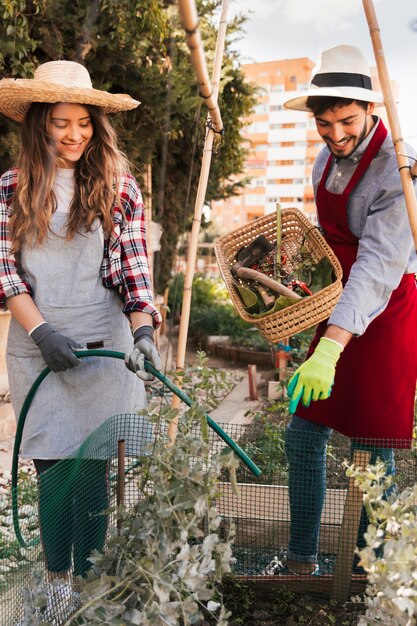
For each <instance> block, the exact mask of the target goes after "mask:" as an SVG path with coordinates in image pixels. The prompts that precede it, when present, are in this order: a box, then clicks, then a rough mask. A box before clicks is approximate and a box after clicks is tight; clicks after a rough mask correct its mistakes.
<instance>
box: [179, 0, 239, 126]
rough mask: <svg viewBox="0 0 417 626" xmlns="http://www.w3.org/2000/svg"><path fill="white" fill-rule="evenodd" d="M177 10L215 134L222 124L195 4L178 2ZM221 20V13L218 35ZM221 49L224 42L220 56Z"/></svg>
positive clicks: (216, 90) (182, 0)
mask: <svg viewBox="0 0 417 626" xmlns="http://www.w3.org/2000/svg"><path fill="white" fill-rule="evenodd" d="M223 4H224V3H223ZM178 9H179V14H180V19H181V22H182V25H183V28H184V30H185V33H186V41H187V45H188V48H189V50H190V54H191V63H192V64H193V67H194V71H195V74H196V76H197V83H198V88H199V91H200V95H201V96H202V97H203V98H204V100H205V101H206V105H207V108H208V110H209V113H210V118H211V122H212V124H213V128H214V130H215V131H216V132H221V130H222V129H223V122H222V118H221V115H220V109H219V105H218V104H217V94H218V89H216V88H215V85H214V84H213V86H212V85H211V82H210V77H209V73H208V70H207V65H206V59H205V56H204V48H203V42H202V41H201V35H200V31H199V29H198V15H197V9H196V6H195V2H194V0H178ZM226 11H227V9H226ZM225 15H226V14H225ZM222 19H223V12H222V17H221V21H220V26H219V33H218V34H220V30H221V28H222ZM218 41H219V40H218V39H217V42H218ZM223 48H224V41H223V44H222V56H223ZM216 54H217V50H216ZM215 62H216V61H215ZM214 80H215V79H214V78H213V82H214Z"/></svg>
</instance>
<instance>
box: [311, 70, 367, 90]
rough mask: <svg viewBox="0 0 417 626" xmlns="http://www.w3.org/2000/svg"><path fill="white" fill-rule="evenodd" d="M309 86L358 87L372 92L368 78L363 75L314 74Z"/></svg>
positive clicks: (339, 73)
mask: <svg viewBox="0 0 417 626" xmlns="http://www.w3.org/2000/svg"><path fill="white" fill-rule="evenodd" d="M311 84H312V85H315V86H316V87H360V88H362V89H370V90H372V83H371V79H370V78H369V76H366V75H365V74H347V73H346V72H326V73H323V74H316V75H315V76H314V78H313V79H312V81H311Z"/></svg>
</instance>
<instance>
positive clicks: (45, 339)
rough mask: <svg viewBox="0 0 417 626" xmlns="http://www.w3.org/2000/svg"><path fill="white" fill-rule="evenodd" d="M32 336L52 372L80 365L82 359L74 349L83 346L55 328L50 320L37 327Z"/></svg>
mask: <svg viewBox="0 0 417 626" xmlns="http://www.w3.org/2000/svg"><path fill="white" fill-rule="evenodd" d="M30 336H31V337H32V339H33V341H34V342H35V343H36V345H37V346H38V347H39V350H40V351H41V354H42V356H43V358H44V361H45V363H46V364H47V366H48V367H49V369H50V370H52V372H63V371H65V370H68V369H72V368H73V367H77V365H80V363H81V360H80V359H78V358H77V357H76V356H75V354H74V353H73V350H79V349H81V348H83V346H81V345H80V344H79V343H77V342H76V341H74V340H73V339H70V338H69V337H65V335H61V333H58V332H56V331H55V330H53V329H52V328H51V327H50V325H49V324H48V322H44V323H43V324H41V325H40V326H38V327H37V328H35V330H33V331H32V332H31V333H30Z"/></svg>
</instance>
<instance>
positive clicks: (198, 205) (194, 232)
mask: <svg viewBox="0 0 417 626" xmlns="http://www.w3.org/2000/svg"><path fill="white" fill-rule="evenodd" d="M183 4H186V5H189V4H190V3H189V2H188V1H187V2H184V1H183V0H179V5H180V6H181V5H183ZM227 6H228V0H223V2H222V11H221V16H220V24H219V30H218V33H217V42H216V52H215V57H214V67H213V94H214V97H215V99H216V101H217V96H218V93H219V82H220V70H221V65H222V59H223V52H224V42H225V38H226V25H227V24H226V17H227ZM186 24H187V25H188V22H186ZM209 116H211V113H209ZM214 134H215V133H214V130H212V129H211V128H210V127H208V128H207V133H206V138H205V142H204V148H203V158H202V163H201V171H200V179H199V181H198V188H197V197H196V200H195V205H194V218H193V225H192V229H191V237H190V243H189V246H188V254H187V266H186V270H185V277H184V293H183V298H182V308H181V321H180V330H179V336H178V348H177V359H176V367H177V370H178V371H181V370H183V369H184V364H185V352H186V347H187V337H188V326H189V322H190V309H191V295H192V285H193V278H194V272H195V265H196V259H197V247H198V235H199V232H200V226H201V217H202V213H203V206H204V200H205V196H206V191H207V183H208V177H209V172H210V164H211V155H212V150H213V142H214ZM179 404H180V400H179V398H178V397H177V396H174V397H173V399H172V403H171V406H172V408H174V409H175V408H178V407H179ZM177 428H178V421H177V420H172V421H171V423H170V425H169V428H168V436H169V439H170V440H171V441H175V439H176V436H177Z"/></svg>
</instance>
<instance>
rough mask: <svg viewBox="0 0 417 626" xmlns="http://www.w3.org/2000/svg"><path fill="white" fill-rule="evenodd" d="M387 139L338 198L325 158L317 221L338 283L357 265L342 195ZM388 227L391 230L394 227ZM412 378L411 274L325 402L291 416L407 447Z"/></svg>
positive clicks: (416, 341) (350, 349)
mask: <svg viewBox="0 0 417 626" xmlns="http://www.w3.org/2000/svg"><path fill="white" fill-rule="evenodd" d="M386 136H387V131H386V128H385V127H384V126H383V124H382V122H381V121H380V122H379V125H378V128H377V129H376V131H375V133H374V135H373V137H372V139H371V141H370V143H369V145H368V147H367V149H366V151H365V153H364V154H363V156H362V158H361V160H360V162H359V165H358V167H357V168H356V170H355V172H354V174H353V176H352V178H351V180H350V181H349V183H348V184H347V186H346V189H345V190H344V192H343V193H342V194H335V193H331V192H329V191H327V190H326V187H325V184H326V179H327V176H328V173H329V171H330V167H331V163H332V157H331V156H330V157H329V160H328V162H327V165H326V167H325V170H324V172H323V176H322V179H321V181H320V184H319V187H318V190H317V211H318V216H319V221H320V224H321V226H322V227H323V228H324V232H325V235H324V236H325V238H326V241H327V242H328V243H329V245H330V246H331V248H332V249H333V250H334V252H335V254H336V256H337V257H338V259H339V261H340V264H341V266H342V269H343V283H344V284H345V283H346V281H347V279H348V277H349V273H350V269H351V267H352V265H353V263H354V262H355V260H356V255H357V251H358V243H359V242H358V239H357V238H356V237H355V236H354V235H353V234H352V233H351V231H350V230H349V226H348V219H347V205H348V201H349V195H350V194H351V192H352V191H353V189H354V188H355V186H356V185H357V184H358V182H359V180H360V179H361V178H362V176H363V175H364V174H365V172H366V170H367V169H368V167H369V164H370V163H371V161H372V159H373V158H374V157H375V156H376V154H377V153H378V151H379V149H380V147H381V145H382V143H383V142H384V139H385V137H386ZM392 228H393V230H395V224H393V225H392ZM326 327H327V320H326V321H324V322H322V323H321V324H319V325H318V327H317V331H316V334H315V337H314V339H313V341H312V343H311V346H310V349H309V352H308V356H310V355H311V354H312V352H313V351H314V349H315V347H316V345H317V343H318V341H319V339H320V337H321V336H322V335H323V334H324V332H325V330H326ZM416 378H417V289H416V284H415V278H414V274H405V275H404V276H403V278H402V280H401V282H400V284H399V285H398V287H397V288H396V289H395V290H394V291H393V293H392V295H391V298H390V300H389V303H388V306H387V307H386V309H385V310H384V311H383V312H382V313H381V314H380V315H378V317H376V318H375V319H374V320H373V321H372V322H371V323H370V324H369V326H368V328H367V329H366V331H365V333H364V334H363V335H361V336H360V337H353V338H352V339H351V341H350V342H349V343H348V345H347V346H346V348H345V349H344V351H343V352H342V354H341V356H340V359H339V362H338V364H337V366H336V376H335V383H334V386H333V390H332V393H331V395H330V398H328V399H327V400H318V401H316V402H312V403H311V405H310V407H308V408H307V407H303V406H302V405H301V402H300V403H299V405H298V408H297V415H298V416H299V417H303V418H305V419H308V420H311V421H313V422H318V423H319V424H324V425H326V426H330V427H331V428H334V429H335V430H337V431H339V432H341V433H343V434H344V435H347V436H349V437H359V438H378V439H390V440H392V439H402V440H411V438H412V432H413V422H414V398H415V388H416ZM379 445H382V443H381V442H379ZM385 445H387V446H389V447H391V446H392V447H395V446H397V447H404V446H407V441H402V442H400V441H397V442H388V441H387V442H385Z"/></svg>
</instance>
